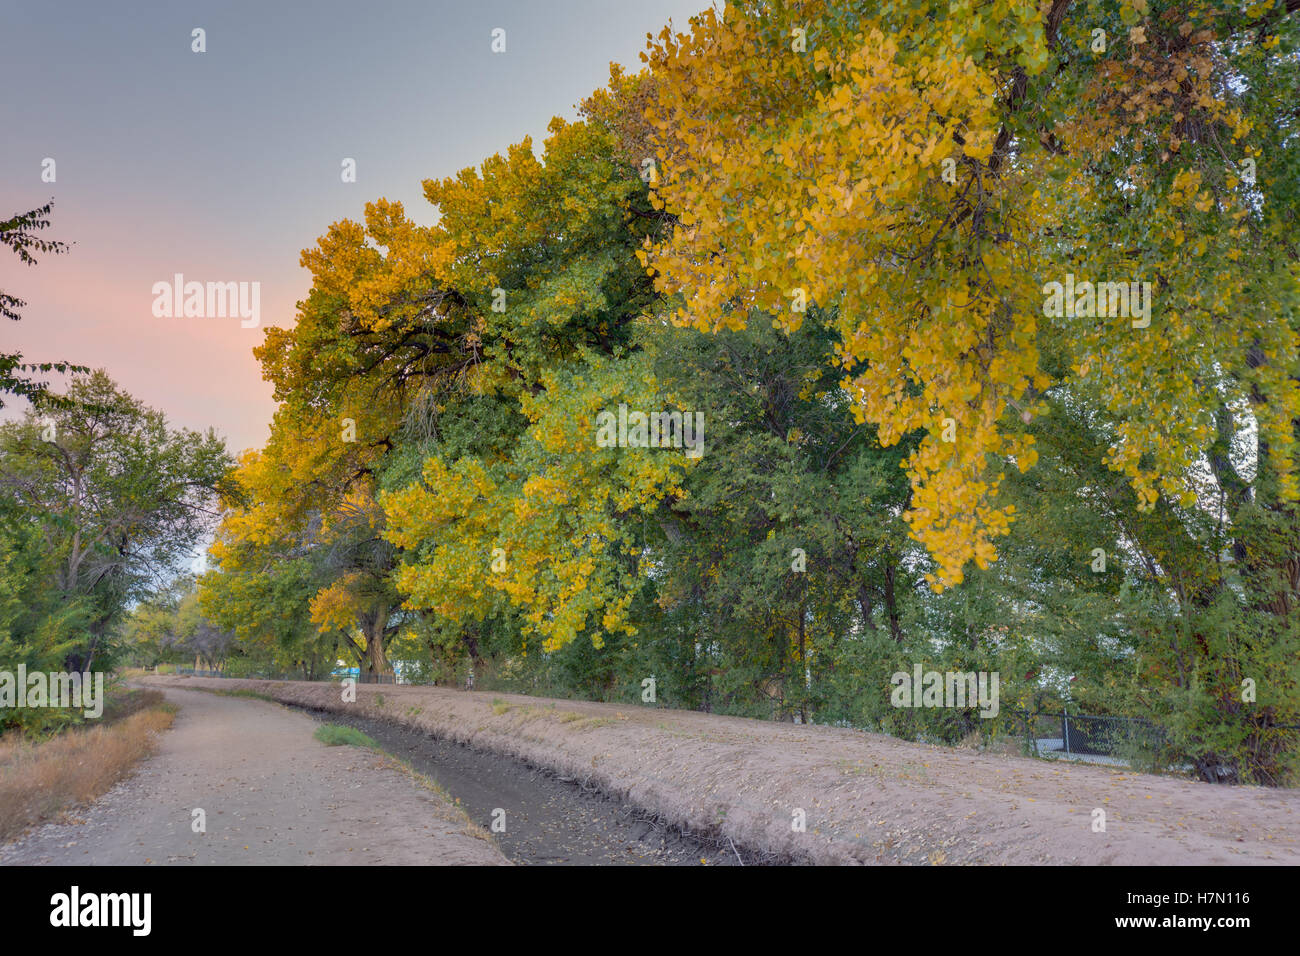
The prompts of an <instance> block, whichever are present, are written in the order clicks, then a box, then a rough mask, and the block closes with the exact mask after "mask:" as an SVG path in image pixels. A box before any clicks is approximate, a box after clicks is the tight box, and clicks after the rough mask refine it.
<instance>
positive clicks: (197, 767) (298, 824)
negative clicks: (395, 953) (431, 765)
mask: <svg viewBox="0 0 1300 956" xmlns="http://www.w3.org/2000/svg"><path fill="white" fill-rule="evenodd" d="M166 695H167V697H168V699H170V700H172V701H173V702H174V703H177V704H179V705H180V708H181V710H180V713H179V714H178V715H177V718H176V724H175V726H174V728H173V729H172V730H171V731H170V732H168V733H166V734H164V735H163V737H162V739H161V742H160V746H159V750H158V753H157V754H155V755H154V756H153V757H152V758H150V759H149V760H147V761H145V763H144V764H142V765H141V767H140V770H139V772H137V773H136V774H135V775H133V776H132V777H130V778H129V779H127V780H126V781H124V782H123V783H121V784H119V785H118V786H117V787H115V788H114V789H113V790H111V791H110V792H109V793H107V794H105V795H104V796H103V797H102V798H100V799H99V800H97V801H96V802H95V803H94V804H93V805H91V806H90V807H89V808H88V809H86V810H83V811H80V812H79V813H77V814H74V817H73V819H72V820H70V821H69V822H66V823H55V824H48V825H46V826H43V827H40V828H38V829H36V830H34V831H32V832H31V833H29V834H28V835H27V836H26V837H25V838H23V839H21V840H19V841H17V842H15V843H13V844H10V845H8V846H6V847H3V848H0V863H3V864H55V865H60V864H81V865H106V864H125V865H135V864H191V863H194V864H204V865H209V866H211V865H223V864H295V865H332V864H350V865H365V864H386V865H416V864H505V863H508V861H507V860H506V858H505V857H504V856H503V855H502V854H501V853H500V851H499V850H497V848H496V847H495V846H494V845H493V844H492V843H491V842H489V841H488V840H486V839H484V838H483V837H481V836H476V835H474V834H473V833H472V832H471V831H472V828H471V827H470V826H469V825H468V821H467V819H466V818H465V816H464V814H462V813H461V812H460V811H459V810H457V809H455V808H454V807H452V806H451V805H450V804H448V802H447V801H446V800H444V799H443V798H442V797H440V796H439V795H437V794H436V793H434V792H432V791H431V790H429V789H427V788H426V787H424V786H422V785H421V784H420V783H418V782H417V781H416V780H415V779H414V778H413V777H412V776H410V775H408V774H407V773H405V772H403V771H402V770H400V769H397V768H396V767H395V766H394V765H393V763H392V761H391V760H390V759H389V758H386V757H382V756H378V755H376V754H375V753H374V752H372V751H369V750H365V749H361V748H358V747H347V746H343V747H327V746H325V745H324V744H322V743H320V742H319V741H317V740H315V739H313V737H312V733H313V732H314V730H315V728H316V727H317V726H318V725H317V723H316V722H315V721H313V720H312V719H311V718H310V717H309V716H307V715H306V714H302V713H296V712H294V711H291V710H288V709H286V708H283V707H280V706H278V705H276V704H270V703H267V702H265V701H260V700H252V699H249V698H245V697H229V696H223V695H218V694H210V693H202V692H198V691H186V690H179V689H176V688H167V689H166ZM197 808H201V809H202V810H203V811H204V812H205V815H206V829H207V832H206V833H195V832H194V831H193V829H192V821H193V820H194V817H193V811H194V810H195V809H197Z"/></svg>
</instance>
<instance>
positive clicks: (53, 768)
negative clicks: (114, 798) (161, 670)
mask: <svg viewBox="0 0 1300 956" xmlns="http://www.w3.org/2000/svg"><path fill="white" fill-rule="evenodd" d="M159 696H161V695H159ZM174 717H175V708H173V707H171V706H170V705H166V704H161V705H159V704H155V705H154V706H151V707H149V708H148V709H144V710H135V712H134V713H130V714H128V715H127V716H121V717H118V718H117V719H115V720H113V721H112V722H111V723H106V724H97V725H96V726H94V727H90V728H89V729H80V728H78V729H75V730H69V731H67V732H66V733H63V734H60V735H59V736H57V737H54V738H51V739H50V740H46V741H42V742H39V743H34V742H32V741H29V740H24V739H22V738H21V737H18V736H16V735H10V736H7V737H5V738H0V841H8V840H11V839H13V838H14V837H16V836H17V835H18V834H19V833H21V832H22V831H24V830H26V829H27V828H28V827H30V826H34V825H36V824H38V823H42V822H44V821H46V820H49V819H51V818H53V817H55V816H57V815H58V814H59V813H60V812H61V811H64V810H67V809H70V808H72V807H74V806H77V805H78V804H84V803H89V802H90V801H92V800H94V799H95V798H96V797H98V796H99V795H100V794H103V793H105V792H106V791H108V790H109V789H110V788H111V787H112V786H113V785H114V784H115V783H117V782H118V781H119V780H121V779H122V778H123V777H125V776H126V775H127V774H129V773H130V772H131V770H132V768H133V767H134V766H135V764H136V762H137V761H139V760H140V759H142V758H144V757H146V756H148V755H149V753H150V752H151V751H152V750H153V748H154V745H155V740H156V736H157V734H158V733H160V732H162V731H163V730H166V729H167V728H168V727H170V726H171V724H172V720H173V718H174Z"/></svg>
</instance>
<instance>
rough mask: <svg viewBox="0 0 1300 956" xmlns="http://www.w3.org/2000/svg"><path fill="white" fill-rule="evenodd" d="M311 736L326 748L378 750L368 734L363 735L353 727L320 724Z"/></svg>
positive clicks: (377, 746) (377, 745)
mask: <svg viewBox="0 0 1300 956" xmlns="http://www.w3.org/2000/svg"><path fill="white" fill-rule="evenodd" d="M313 736H314V737H315V738H316V739H317V740H319V741H320V742H321V743H323V744H324V745H325V746H326V747H341V746H348V747H371V748H374V749H376V750H378V749H379V744H377V743H375V741H374V739H373V738H372V737H370V735H369V734H363V733H362V732H361V731H359V730H357V729H356V728H355V727H343V726H340V725H339V724H321V725H320V726H319V727H317V728H316V733H315V734H313Z"/></svg>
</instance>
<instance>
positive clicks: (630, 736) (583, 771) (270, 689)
mask: <svg viewBox="0 0 1300 956" xmlns="http://www.w3.org/2000/svg"><path fill="white" fill-rule="evenodd" d="M149 683H150V685H151V686H159V687H174V686H187V685H189V686H202V687H210V688H213V689H223V690H231V689H235V688H245V689H248V690H253V691H256V692H258V693H263V694H267V695H270V696H272V697H274V698H275V699H277V700H282V701H284V702H286V703H292V704H295V705H298V706H303V707H312V708H318V709H325V710H330V711H333V712H336V713H343V714H348V715H353V716H359V717H365V718H368V719H380V720H388V721H392V722H396V723H400V724H404V725H406V726H408V727H411V728H414V729H416V730H417V731H422V732H424V733H427V734H432V735H435V736H438V737H440V738H444V739H447V740H451V741H455V742H459V743H463V744H467V745H469V746H471V747H474V748H476V749H478V750H486V751H495V752H497V753H502V754H507V755H510V756H514V757H518V758H521V759H523V760H525V761H527V762H529V763H530V764H533V765H535V766H541V767H547V768H549V769H551V770H553V771H555V772H557V773H560V774H562V775H564V776H568V777H572V778H574V779H575V780H577V781H579V782H582V783H584V784H586V785H588V786H594V787H599V788H600V789H602V790H603V791H604V792H606V793H607V794H609V795H611V796H613V797H615V798H617V799H621V800H626V801H627V802H629V803H631V804H633V805H635V806H638V807H642V808H645V809H648V810H651V811H654V812H657V813H659V814H661V815H662V816H663V817H664V818H665V819H667V820H669V821H671V822H673V823H676V824H681V825H686V826H689V827H691V828H692V829H694V830H697V831H698V830H709V829H711V830H713V831H714V832H716V833H718V834H721V835H723V836H725V837H727V838H730V839H734V840H735V842H736V844H737V845H738V846H740V847H748V848H749V849H750V850H752V851H756V852H761V853H774V854H777V855H780V856H784V857H787V858H793V859H798V860H810V861H813V862H819V863H936V864H956V863H1020V864H1024V863H1029V864H1040V863H1083V864H1211V865H1213V864H1228V865H1242V864H1261V863H1263V864H1269V863H1272V864H1290V865H1296V864H1300V791H1295V790H1270V789H1265V788H1260V787H1221V786H1212V785H1210V784H1204V783H1197V782H1193V781H1189V780H1181V779H1176V778H1172V777H1162V776H1153V775H1149V774H1141V773H1135V772H1133V771H1130V770H1125V769H1121V768H1114V767H1101V766H1084V765H1071V764H1062V763H1054V762H1049V761H1043V760H1034V759H1030V758H1024V757H1004V756H995V755H992V754H980V753H975V752H972V751H969V750H960V749H955V748H949V747H934V746H927V745H925V744H915V743H909V742H906V741H900V740H894V739H892V738H889V737H884V736H881V735H879V734H867V733H861V732H859V731H853V730H845V729H840V728H835V727H799V726H795V725H790V724H775V723H769V722H766V721H758V720H745V719H741V718H736V717H718V716H713V715H708V714H699V713H692V712H687V711H672V710H661V709H657V708H654V707H640V706H636V705H630V704H629V705H612V704H595V703H587V702H583V701H573V700H546V699H542V698H530V697H523V696H519V695H514V694H493V693H490V692H473V693H466V692H464V691H459V690H452V689H448V688H437V687H410V686H398V687H394V686H391V685H385V686H375V685H360V686H358V687H357V688H356V696H357V699H356V701H355V702H353V703H343V702H341V695H340V692H339V687H338V685H336V684H325V683H317V684H309V683H300V682H278V681H245V680H216V679H203V678H166V677H164V678H151V679H150V680H149ZM1102 813H1104V827H1105V828H1104V829H1100V828H1099V827H1098V825H1099V824H1100V823H1102V822H1103V817H1102ZM1094 821H1097V822H1096V823H1094Z"/></svg>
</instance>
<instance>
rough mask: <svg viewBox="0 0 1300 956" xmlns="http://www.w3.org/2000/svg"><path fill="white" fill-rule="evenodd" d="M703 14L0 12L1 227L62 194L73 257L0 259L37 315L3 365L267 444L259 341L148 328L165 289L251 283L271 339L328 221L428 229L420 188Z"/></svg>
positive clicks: (637, 6)
mask: <svg viewBox="0 0 1300 956" xmlns="http://www.w3.org/2000/svg"><path fill="white" fill-rule="evenodd" d="M707 5H708V0H685V2H683V0H604V2H602V0H552V2H546V0H534V2H525V0H514V2H491V0H485V2H477V0H463V2H439V0H404V2H382V0H381V2H367V3H359V2H340V0H324V2H314V3H306V2H268V0H259V2H246V0H235V2H222V3H186V2H175V0H173V2H135V3H111V4H110V3H103V2H76V3H69V2H58V0H48V2H41V3H29V2H23V3H20V2H17V0H0V62H3V63H4V64H5V67H6V75H7V80H6V88H5V93H4V96H3V100H0V130H3V132H4V139H5V143H4V149H3V151H0V217H8V216H9V215H12V214H13V213H16V212H19V211H25V210H27V209H30V208H32V207H34V206H38V205H40V204H42V203H44V202H45V201H46V200H48V199H50V198H53V199H54V201H55V208H54V217H53V218H54V224H53V227H52V228H51V229H49V230H47V233H48V234H49V235H50V236H51V237H52V238H58V239H62V240H65V241H69V242H73V243H75V245H74V246H73V248H72V251H71V253H70V254H68V255H66V256H60V257H57V258H47V259H46V260H45V261H43V262H42V263H41V264H40V265H38V266H37V267H35V268H31V269H28V268H24V267H22V266H21V265H19V264H18V262H17V260H16V259H13V258H12V257H10V258H5V259H0V288H3V289H5V290H6V291H8V292H11V293H12V294H15V295H18V296H20V297H22V298H25V299H26V300H27V301H28V305H27V308H26V309H25V310H24V313H23V315H24V319H23V321H22V322H20V323H17V324H15V323H8V322H6V323H5V324H4V327H3V328H0V351H12V350H15V349H17V350H21V351H23V352H24V353H25V354H26V356H27V358H28V359H29V360H33V361H44V360H53V359H67V360H69V361H74V362H78V363H81V364H85V365H90V366H93V367H103V368H106V369H107V370H108V372H109V374H110V375H112V376H113V377H114V378H115V379H116V380H117V381H118V382H119V384H120V385H122V386H123V387H124V388H126V389H127V391H129V392H131V393H132V394H134V395H136V396H137V397H139V398H141V399H142V400H144V401H145V402H147V403H148V404H150V405H153V406H155V407H157V408H161V409H163V410H164V411H166V412H167V413H168V416H169V418H171V419H172V421H173V422H174V423H175V424H177V425H184V426H186V427H190V428H207V427H208V426H213V427H215V428H216V429H217V430H218V432H220V433H221V434H223V435H224V436H226V438H227V439H228V441H229V443H230V446H231V448H232V449H233V450H235V451H239V450H241V449H244V448H248V447H256V446H258V445H260V444H261V443H262V442H263V441H264V440H265V438H266V435H267V426H268V424H269V422H270V418H271V413H272V411H273V403H272V401H271V389H270V386H269V384H268V383H265V382H263V381H262V380H261V375H260V370H259V368H258V365H257V362H256V360H255V359H254V358H253V356H252V352H251V349H252V348H253V346H254V345H256V344H258V343H259V342H260V341H261V332H260V331H259V330H256V329H248V328H241V325H240V321H239V320H238V319H237V318H230V319H195V318H190V319H169V318H161V319H160V318H156V317H155V316H154V315H153V313H152V310H151V304H152V301H153V297H152V293H151V288H152V286H153V284H154V283H155V282H158V281H168V282H170V281H171V279H172V276H173V275H174V274H175V273H178V272H179V273H182V274H183V275H185V277H186V279H187V280H197V281H222V282H225V281H248V282H252V281H257V282H260V284H261V312H262V317H261V320H262V325H263V326H265V325H290V324H292V322H293V317H294V305H295V303H296V302H297V301H298V300H300V299H302V298H303V297H304V296H305V295H306V292H307V289H308V287H309V284H310V277H309V276H308V274H307V272H306V271H305V270H303V269H302V268H300V267H299V265H298V256H299V252H300V250H301V249H303V248H305V247H308V246H310V245H312V244H313V243H314V242H315V240H316V237H317V236H319V235H321V234H322V233H324V232H325V230H326V229H327V228H328V226H329V224H330V223H332V222H334V221H336V220H339V219H343V218H353V219H355V218H359V217H360V215H361V211H362V208H363V206H364V204H365V203H366V202H367V201H369V200H372V199H375V198H378V197H380V196H384V197H387V198H389V199H395V200H400V201H401V202H402V203H404V204H405V206H406V208H407V212H408V213H409V214H411V215H412V216H413V217H414V218H415V219H416V220H417V221H421V222H425V223H429V222H432V221H433V219H434V210H433V209H432V207H430V206H429V205H428V204H427V202H425V200H424V198H423V194H422V187H421V181H422V180H424V179H426V178H431V177H442V176H449V175H454V174H455V173H456V172H457V171H459V170H460V169H462V168H464V167H466V166H472V165H476V164H478V163H479V162H480V161H481V160H483V159H484V158H486V157H488V156H490V155H492V154H493V153H497V152H502V151H504V150H505V148H506V147H507V146H509V145H510V144H512V143H515V142H518V141H519V140H521V139H523V138H524V136H526V135H531V136H532V137H533V140H534V142H535V143H536V144H540V142H541V140H542V139H543V138H544V137H545V131H546V124H547V122H548V121H549V120H550V118H551V117H552V116H555V115H561V116H566V117H572V116H573V115H575V113H576V110H575V106H576V104H577V102H578V101H579V100H580V99H581V98H582V97H584V96H586V95H587V94H588V93H589V92H590V91H591V90H593V89H595V88H596V87H598V86H603V85H604V83H605V82H606V80H607V79H608V75H609V64H610V62H611V61H615V62H619V63H622V64H624V65H625V66H627V67H628V68H630V69H635V68H636V67H638V66H639V59H638V54H639V53H640V51H641V50H642V49H643V48H644V45H645V39H646V34H647V33H658V31H659V30H660V29H662V27H663V26H664V25H665V24H666V23H667V22H668V21H669V20H670V18H671V20H672V21H673V24H674V26H675V27H676V28H678V29H684V28H685V27H686V24H687V20H688V19H689V17H690V16H691V15H692V14H694V13H696V12H698V11H699V10H700V9H702V8H704V7H706V6H707ZM195 28H202V29H203V30H204V31H205V34H206V37H205V39H206V46H207V50H206V52H204V53H195V52H193V51H192V49H191V46H192V39H191V36H192V31H193V30H194V29H195ZM496 28H501V29H504V30H505V31H506V34H505V36H506V51H505V52H504V53H493V52H492V50H491V43H492V31H493V30H494V29H496ZM345 157H351V158H354V159H355V160H356V163H357V182H356V183H354V184H349V183H343V182H342V181H341V178H340V169H341V166H340V164H341V162H342V160H343V159H344V158H345ZM47 158H49V159H53V160H54V161H55V171H56V176H57V179H56V181H55V182H54V183H48V182H43V181H42V179H41V173H42V164H43V162H44V160H46V159H47ZM19 404H20V403H15V404H14V405H13V406H10V407H8V408H6V409H5V413H6V414H9V413H12V412H14V411H15V410H16V406H17V405H19Z"/></svg>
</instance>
